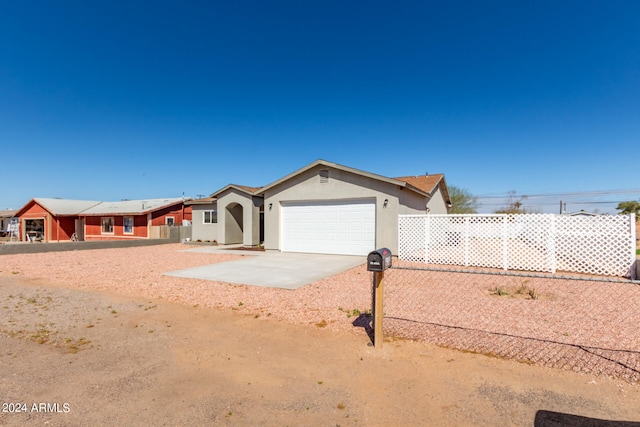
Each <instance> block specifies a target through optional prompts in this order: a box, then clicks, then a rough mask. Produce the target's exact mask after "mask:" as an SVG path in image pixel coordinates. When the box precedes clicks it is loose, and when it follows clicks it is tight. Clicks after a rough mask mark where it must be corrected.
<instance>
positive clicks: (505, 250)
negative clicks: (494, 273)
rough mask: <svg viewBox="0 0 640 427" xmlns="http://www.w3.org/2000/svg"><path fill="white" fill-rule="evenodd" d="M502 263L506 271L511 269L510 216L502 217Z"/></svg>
mask: <svg viewBox="0 0 640 427" xmlns="http://www.w3.org/2000/svg"><path fill="white" fill-rule="evenodd" d="M502 263H503V264H502V265H503V267H502V268H503V269H504V271H507V270H508V269H509V217H508V216H507V215H504V216H503V217H502Z"/></svg>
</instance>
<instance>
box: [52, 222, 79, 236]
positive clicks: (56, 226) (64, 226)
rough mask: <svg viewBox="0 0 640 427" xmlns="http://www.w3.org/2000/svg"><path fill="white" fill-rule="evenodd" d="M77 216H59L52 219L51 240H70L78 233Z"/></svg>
mask: <svg viewBox="0 0 640 427" xmlns="http://www.w3.org/2000/svg"><path fill="white" fill-rule="evenodd" d="M76 218H77V217H75V216H59V217H56V218H54V219H52V226H51V240H52V241H53V240H56V241H58V240H62V241H64V240H70V239H71V235H72V234H73V233H75V231H76Z"/></svg>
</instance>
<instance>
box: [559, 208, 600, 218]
mask: <svg viewBox="0 0 640 427" xmlns="http://www.w3.org/2000/svg"><path fill="white" fill-rule="evenodd" d="M565 215H569V216H599V214H597V213H593V212H587V211H585V210H584V209H582V210H580V211H578V212H571V213H566V214H565Z"/></svg>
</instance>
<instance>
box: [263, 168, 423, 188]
mask: <svg viewBox="0 0 640 427" xmlns="http://www.w3.org/2000/svg"><path fill="white" fill-rule="evenodd" d="M316 166H326V167H328V168H333V169H338V170H342V171H346V172H349V173H353V174H355V175H360V176H364V177H367V178H370V179H374V180H377V181H382V182H386V183H389V184H393V185H397V186H399V187H403V188H407V189H410V190H412V191H415V192H416V193H419V194H422V195H424V196H428V195H429V192H427V191H424V190H423V189H421V188H419V187H415V186H412V185H409V184H408V183H407V182H405V181H401V180H398V179H393V178H387V177H385V176H382V175H377V174H374V173H371V172H366V171H362V170H359V169H355V168H351V167H348V166H343V165H340V164H337V163H332V162H328V161H326V160H322V159H320V160H316V161H315V162H313V163H310V164H308V165H307V166H305V167H303V168H301V169H298V170H297V171H294V172H292V173H290V174H289V175H287V176H285V177H283V178H280V179H279V180H277V181H274V182H272V183H271V184H269V185H266V186H264V187H262V188H260V189H259V190H258V191H257V194H264V193H265V192H266V191H268V190H270V189H272V188H275V187H277V186H278V185H280V184H282V183H284V182H286V181H288V180H290V179H292V178H294V177H296V176H298V175H300V174H302V173H304V172H306V171H308V170H310V169H313V168H314V167H316Z"/></svg>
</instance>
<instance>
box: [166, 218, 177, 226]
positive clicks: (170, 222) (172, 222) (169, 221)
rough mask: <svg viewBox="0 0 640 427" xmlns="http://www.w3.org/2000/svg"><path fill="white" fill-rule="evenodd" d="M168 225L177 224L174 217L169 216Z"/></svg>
mask: <svg viewBox="0 0 640 427" xmlns="http://www.w3.org/2000/svg"><path fill="white" fill-rule="evenodd" d="M166 221H167V225H174V224H175V220H174V218H173V217H172V216H168V217H167V220H166Z"/></svg>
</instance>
